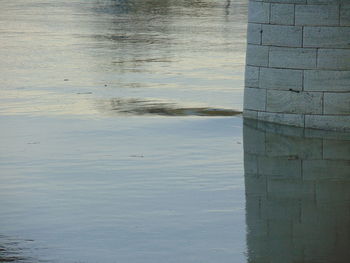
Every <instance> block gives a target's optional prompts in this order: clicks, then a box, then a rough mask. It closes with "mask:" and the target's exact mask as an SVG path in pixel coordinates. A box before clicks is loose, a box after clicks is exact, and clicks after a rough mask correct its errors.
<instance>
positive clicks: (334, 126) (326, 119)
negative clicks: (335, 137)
mask: <svg viewBox="0 0 350 263" xmlns="http://www.w3.org/2000/svg"><path fill="white" fill-rule="evenodd" d="M258 117H259V114H258ZM305 127H306V128H312V129H322V130H339V131H350V116H341V115H306V116H305Z"/></svg>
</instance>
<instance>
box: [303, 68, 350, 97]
mask: <svg viewBox="0 0 350 263" xmlns="http://www.w3.org/2000/svg"><path fill="white" fill-rule="evenodd" d="M349 83H350V71H334V70H330V71H327V70H305V71H304V90H306V91H334V92H337V91H350V84H349Z"/></svg>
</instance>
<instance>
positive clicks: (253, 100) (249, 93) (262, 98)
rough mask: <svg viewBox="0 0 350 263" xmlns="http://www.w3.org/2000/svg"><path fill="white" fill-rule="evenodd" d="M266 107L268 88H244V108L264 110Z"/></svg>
mask: <svg viewBox="0 0 350 263" xmlns="http://www.w3.org/2000/svg"><path fill="white" fill-rule="evenodd" d="M265 107H266V90H265V89H257V88H245V89H244V109H245V110H260V111H264V110H265Z"/></svg>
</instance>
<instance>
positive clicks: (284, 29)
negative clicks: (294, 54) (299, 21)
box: [262, 25, 303, 47]
mask: <svg viewBox="0 0 350 263" xmlns="http://www.w3.org/2000/svg"><path fill="white" fill-rule="evenodd" d="M262 32H263V33H262V44H263V45H271V46H281V47H301V46H302V37H303V33H302V28H301V27H299V26H280V25H263V26H262Z"/></svg>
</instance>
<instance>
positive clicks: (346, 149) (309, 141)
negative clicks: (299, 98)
mask: <svg viewBox="0 0 350 263" xmlns="http://www.w3.org/2000/svg"><path fill="white" fill-rule="evenodd" d="M244 165H245V189H246V224H247V230H248V231H247V247H248V262H249V263H265V262H283V263H292V262H293V263H294V262H295V263H297V262H317V263H323V262H324V263H326V262H327V263H329V262H332V263H335V262H336V263H343V262H344V263H345V262H350V250H349V246H350V209H349V208H350V206H349V204H350V191H349V189H350V133H343V134H342V133H334V132H324V131H317V130H305V129H301V128H293V127H285V126H280V125H275V124H268V123H262V122H255V121H249V120H245V123H244Z"/></svg>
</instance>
